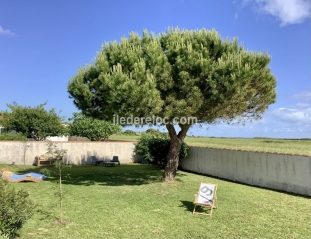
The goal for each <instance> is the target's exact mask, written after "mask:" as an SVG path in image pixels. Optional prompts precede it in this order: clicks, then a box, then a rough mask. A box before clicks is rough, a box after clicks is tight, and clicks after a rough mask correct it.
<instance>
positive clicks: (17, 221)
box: [0, 179, 36, 238]
mask: <svg viewBox="0 0 311 239" xmlns="http://www.w3.org/2000/svg"><path fill="white" fill-rule="evenodd" d="M28 196H29V194H28V192H27V191H25V190H19V191H16V190H14V188H13V187H11V186H10V185H8V183H7V182H6V181H4V180H2V179H0V238H1V237H4V238H5V237H7V238H13V237H16V236H17V235H18V234H17V232H18V230H19V229H20V228H22V226H23V224H24V223H26V221H27V220H28V219H29V218H31V217H32V215H33V214H34V212H35V208H36V205H35V204H34V202H33V201H31V200H30V199H29V198H28Z"/></svg>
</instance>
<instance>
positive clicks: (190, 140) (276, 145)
mask: <svg viewBox="0 0 311 239" xmlns="http://www.w3.org/2000/svg"><path fill="white" fill-rule="evenodd" d="M109 139H110V140H124V141H137V140H138V139H139V136H126V135H112V136H110V137H109ZM185 142H186V143H187V144H188V145H190V146H198V147H214V148H226V149H235V150H250V151H262V152H272V153H286V154H300V155H311V140H289V139H272V138H271V139H270V138H264V139H241V138H203V137H189V136H187V137H186V138H185Z"/></svg>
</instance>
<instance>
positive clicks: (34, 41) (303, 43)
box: [0, 0, 311, 138]
mask: <svg viewBox="0 0 311 239" xmlns="http://www.w3.org/2000/svg"><path fill="white" fill-rule="evenodd" d="M310 17H311V1H310V0H240V1H239V0H234V1H230V0H202V1H200V0H169V1H168V0H157V1H156V0H153V1H150V0H141V1H139V0H132V1H125V0H114V1H101V0H92V1H86V0H83V1H81V0H66V1H59V0H53V1H48V0H32V1H22V0H10V1H5V0H0V87H1V91H0V111H1V110H7V109H8V108H7V107H6V103H12V102H14V101H15V102H17V103H19V104H21V105H27V106H36V105H38V104H40V103H44V102H47V107H46V108H47V109H50V108H55V109H56V110H57V111H61V113H60V115H62V116H65V117H66V118H69V117H71V116H72V112H76V111H78V110H77V109H76V108H75V107H74V105H73V103H72V100H70V99H69V98H68V93H67V84H68V82H69V80H70V78H71V77H72V76H73V75H75V74H76V72H77V70H78V68H79V67H80V66H83V65H84V64H88V63H92V62H93V59H94V57H95V56H96V52H97V51H99V50H100V48H101V45H102V43H104V42H108V41H113V40H119V39H120V38H121V37H126V36H128V34H129V33H130V32H132V31H135V32H138V33H140V34H141V33H142V31H143V29H148V30H149V31H152V32H155V33H160V32H163V31H166V30H167V28H168V27H179V28H182V29H189V30H191V29H200V28H207V29H213V28H215V29H216V30H217V31H218V32H219V33H220V34H221V36H222V37H223V38H226V37H229V38H233V37H238V39H239V41H240V42H241V43H243V45H244V46H245V48H247V49H249V50H254V51H266V52H268V54H270V55H271V56H272V61H271V64H270V67H271V70H272V73H273V74H274V75H275V76H276V78H277V80H278V85H277V93H278V97H277V102H276V103H275V104H274V105H271V106H270V107H269V109H268V111H267V112H266V113H265V114H264V115H263V118H262V120H260V121H256V122H253V123H247V124H246V125H245V126H243V125H240V124H233V125H227V124H218V125H209V126H207V125H203V126H202V127H199V126H194V127H192V128H191V129H190V130H189V134H190V135H202V136H217V137H255V136H262V137H279V138H302V137H308V138H310V137H311V70H310V66H311V34H310V33H311V31H310V30H311V22H310ZM207 128H208V129H207ZM145 129H146V127H144V128H138V129H137V130H138V131H141V130H145Z"/></svg>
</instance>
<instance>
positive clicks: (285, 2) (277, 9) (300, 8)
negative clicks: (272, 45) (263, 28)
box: [242, 0, 311, 26]
mask: <svg viewBox="0 0 311 239" xmlns="http://www.w3.org/2000/svg"><path fill="white" fill-rule="evenodd" d="M250 1H251V0H243V1H242V5H245V4H247V3H249V2H250ZM253 1H255V3H256V4H257V6H258V7H259V11H260V12H263V13H265V14H269V15H272V16H274V17H277V18H278V19H279V20H280V21H281V26H286V25H290V24H297V23H301V22H303V21H304V20H305V19H307V18H310V17H311V1H310V0H253Z"/></svg>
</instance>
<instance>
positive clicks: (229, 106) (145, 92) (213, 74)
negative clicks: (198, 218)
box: [68, 29, 276, 122]
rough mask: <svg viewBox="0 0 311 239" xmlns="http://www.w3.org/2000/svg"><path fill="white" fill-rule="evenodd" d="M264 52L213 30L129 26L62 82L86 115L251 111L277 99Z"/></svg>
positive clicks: (218, 116)
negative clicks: (127, 33) (155, 29)
mask: <svg viewBox="0 0 311 239" xmlns="http://www.w3.org/2000/svg"><path fill="white" fill-rule="evenodd" d="M269 62H270V57H269V55H267V54H266V53H260V52H259V53H256V52H254V51H248V50H246V49H244V48H243V46H241V45H239V43H238V41H237V39H233V40H228V39H221V37H220V35H219V34H218V33H217V31H215V30H212V31H208V30H206V29H201V30H195V31H188V30H184V31H181V30H179V29H169V30H168V31H167V32H165V33H162V34H160V35H153V34H149V33H148V32H147V31H144V33H143V35H142V36H139V35H138V34H136V33H131V34H130V36H129V37H128V38H122V39H121V41H120V42H119V43H117V42H116V41H114V42H110V43H106V44H104V45H103V47H102V49H101V51H99V52H98V54H97V57H96V59H95V63H94V64H93V65H90V66H87V67H83V68H80V69H79V71H78V73H77V75H76V76H74V77H73V78H72V79H71V80H70V82H69V84H68V92H69V94H70V95H71V97H72V98H73V100H74V104H75V105H76V106H77V107H78V108H79V109H81V110H82V112H83V113H85V114H86V115H90V116H94V117H98V118H101V119H109V120H112V119H113V116H114V114H118V115H119V116H125V117H128V116H130V115H134V116H143V117H152V115H156V116H159V117H162V118H163V117H168V119H169V120H172V119H173V117H188V116H192V117H197V119H198V120H199V121H201V122H215V121H218V120H226V121H230V120H232V119H235V118H236V117H241V119H245V120H246V119H257V118H259V117H260V115H261V113H263V112H264V111H265V110H266V109H267V107H268V105H269V104H272V103H274V102H275V99H276V92H275V87H276V79H275V77H274V76H273V75H272V74H271V72H270V68H269V67H268V64H269Z"/></svg>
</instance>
